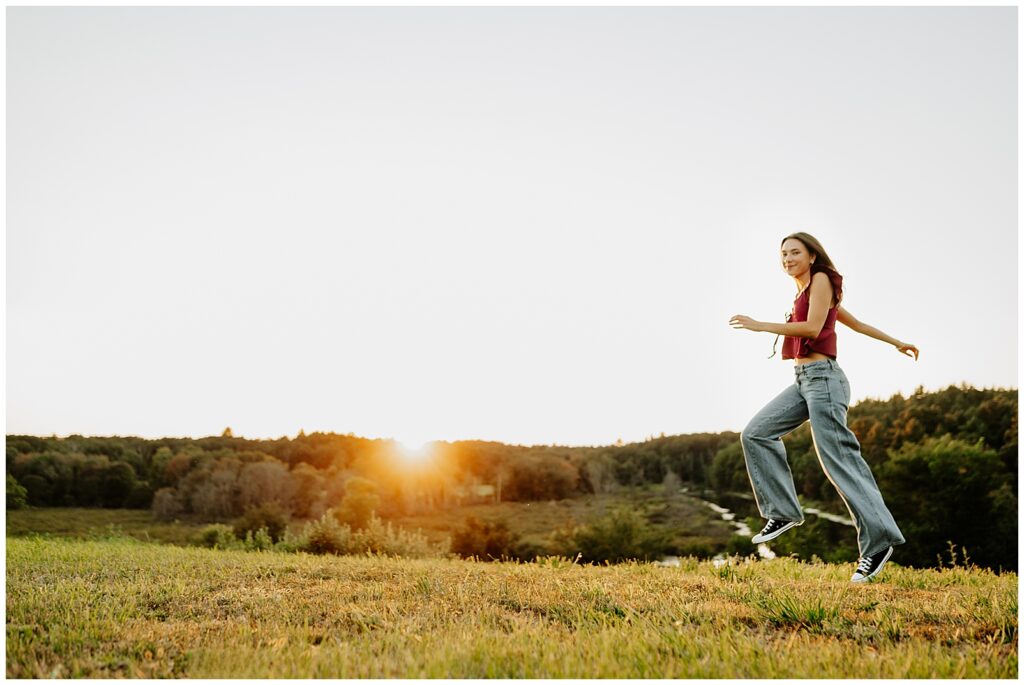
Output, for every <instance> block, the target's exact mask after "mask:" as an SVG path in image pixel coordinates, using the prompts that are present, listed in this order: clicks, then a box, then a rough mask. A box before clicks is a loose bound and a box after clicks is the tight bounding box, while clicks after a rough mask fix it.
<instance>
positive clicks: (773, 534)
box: [750, 519, 804, 545]
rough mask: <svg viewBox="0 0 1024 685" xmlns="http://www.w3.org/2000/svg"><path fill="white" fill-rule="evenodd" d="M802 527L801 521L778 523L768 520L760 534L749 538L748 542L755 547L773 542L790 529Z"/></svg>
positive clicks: (775, 520) (777, 521) (774, 520)
mask: <svg viewBox="0 0 1024 685" xmlns="http://www.w3.org/2000/svg"><path fill="white" fill-rule="evenodd" d="M802 525H804V522H803V521H779V520H778V519H768V523H767V524H766V525H765V527H764V529H763V530H761V532H760V533H758V534H757V535H755V536H754V537H752V538H750V541H751V542H753V543H754V544H755V545H757V544H760V543H762V542H768V541H769V540H774V539H775V538H777V537H779V536H780V535H782V534H783V533H785V532H786V531H787V530H789V529H790V528H794V527H796V526H802Z"/></svg>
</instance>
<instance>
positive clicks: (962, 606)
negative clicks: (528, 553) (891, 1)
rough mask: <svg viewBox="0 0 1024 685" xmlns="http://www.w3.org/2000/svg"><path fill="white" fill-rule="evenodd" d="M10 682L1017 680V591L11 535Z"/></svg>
mask: <svg viewBox="0 0 1024 685" xmlns="http://www.w3.org/2000/svg"><path fill="white" fill-rule="evenodd" d="M6 555H7V556H6V558H7V676H8V677H13V678H35V677H104V678H109V677H125V676H126V677H179V678H180V677H192V678H195V677H200V678H242V677H251V678H320V677H336V678H367V677H375V678H387V677H390V678H397V677H424V678H430V677H446V678H490V677H498V678H523V677H527V678H557V677H575V678H607V677H614V678H652V677H656V678H725V677H737V678H746V677H760V678H780V677H787V678H806V677H813V678H846V677H857V678H932V677H939V678H1015V677H1016V676H1017V577H1016V575H1013V574H1005V575H1002V576H996V575H993V574H992V573H989V572H986V571H980V570H977V569H964V568H952V569H950V568H946V569H942V570H914V569H907V568H901V567H899V566H898V565H896V564H894V563H890V564H889V565H888V566H887V567H886V570H885V571H884V572H883V574H882V576H881V579H880V582H876V583H871V584H868V585H851V584H850V583H849V576H850V574H851V572H852V568H851V567H850V566H849V565H824V564H806V563H799V562H797V561H795V560H792V559H784V558H783V559H775V560H772V561H768V562H763V561H742V560H740V559H733V560H732V563H731V564H729V565H725V566H721V567H717V568H716V567H715V566H714V564H712V563H711V562H698V561H696V560H694V559H692V558H690V559H684V560H683V563H682V565H681V566H679V567H676V568H670V567H659V566H655V565H653V564H638V563H627V564H620V565H612V566H581V565H578V564H572V563H570V562H569V560H567V559H557V558H549V559H546V560H544V561H543V562H537V563H530V564H521V563H485V562H475V561H461V560H454V559H452V560H443V559H423V560H402V559H395V558H383V557H369V556H366V557H316V556H310V555H306V554H281V553H270V552H251V553H246V552H234V551H217V550H206V549H200V548H191V547H180V546H170V545H158V544H150V543H145V542H139V541H138V540H135V539H133V538H127V537H110V538H109V539H94V540H80V539H70V538H63V539H62V538H50V537H39V536H31V535H29V536H23V537H7V552H6Z"/></svg>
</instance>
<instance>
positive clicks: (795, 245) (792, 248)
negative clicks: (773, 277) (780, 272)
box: [782, 238, 814, 278]
mask: <svg viewBox="0 0 1024 685" xmlns="http://www.w3.org/2000/svg"><path fill="white" fill-rule="evenodd" d="M813 259H814V258H813V257H811V253H810V252H808V251H807V247H806V246H805V245H804V244H803V243H802V242H800V241H799V240H797V239H796V238H790V239H789V240H787V241H785V242H784V243H782V268H783V269H784V270H785V272H786V273H787V274H789V275H790V276H793V277H794V278H795V277H797V276H801V275H803V274H804V273H806V272H807V271H808V270H809V269H810V268H811V262H812V261H813Z"/></svg>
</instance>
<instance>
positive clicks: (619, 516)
mask: <svg viewBox="0 0 1024 685" xmlns="http://www.w3.org/2000/svg"><path fill="white" fill-rule="evenodd" d="M572 542H573V544H574V547H575V550H573V553H574V554H575V553H576V552H577V551H578V552H579V553H580V554H582V555H583V556H582V559H583V561H586V562H591V561H597V562H601V561H609V562H613V563H614V562H620V561H625V560H626V559H642V560H644V561H648V560H652V559H655V558H658V557H660V556H662V554H663V553H664V551H665V548H666V547H667V545H668V533H667V532H666V531H665V530H659V529H656V528H654V527H653V526H651V525H650V524H649V523H648V522H647V521H646V520H645V519H644V518H643V517H642V516H641V515H640V514H638V513H637V512H636V511H634V510H632V509H627V508H624V507H620V508H618V509H616V510H615V511H613V512H612V513H611V514H608V515H607V516H604V517H602V518H599V519H595V520H594V521H592V522H591V523H590V524H589V525H587V526H582V527H580V528H579V529H577V530H575V531H574V534H573V536H572Z"/></svg>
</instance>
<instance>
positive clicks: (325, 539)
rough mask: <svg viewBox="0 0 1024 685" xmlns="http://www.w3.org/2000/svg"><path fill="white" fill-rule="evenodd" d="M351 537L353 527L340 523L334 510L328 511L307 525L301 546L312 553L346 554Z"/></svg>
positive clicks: (303, 532) (303, 531)
mask: <svg viewBox="0 0 1024 685" xmlns="http://www.w3.org/2000/svg"><path fill="white" fill-rule="evenodd" d="M351 537H352V529H351V528H349V527H348V526H347V525H342V524H340V523H338V519H336V518H335V517H334V514H333V512H331V511H327V512H324V515H323V516H321V517H320V519H319V520H317V521H311V522H309V523H307V524H306V525H305V527H304V528H303V530H302V537H301V539H300V543H299V548H300V549H302V550H303V551H305V552H309V553H310V554H345V553H346V552H347V551H348V545H349V540H350V539H351Z"/></svg>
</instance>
